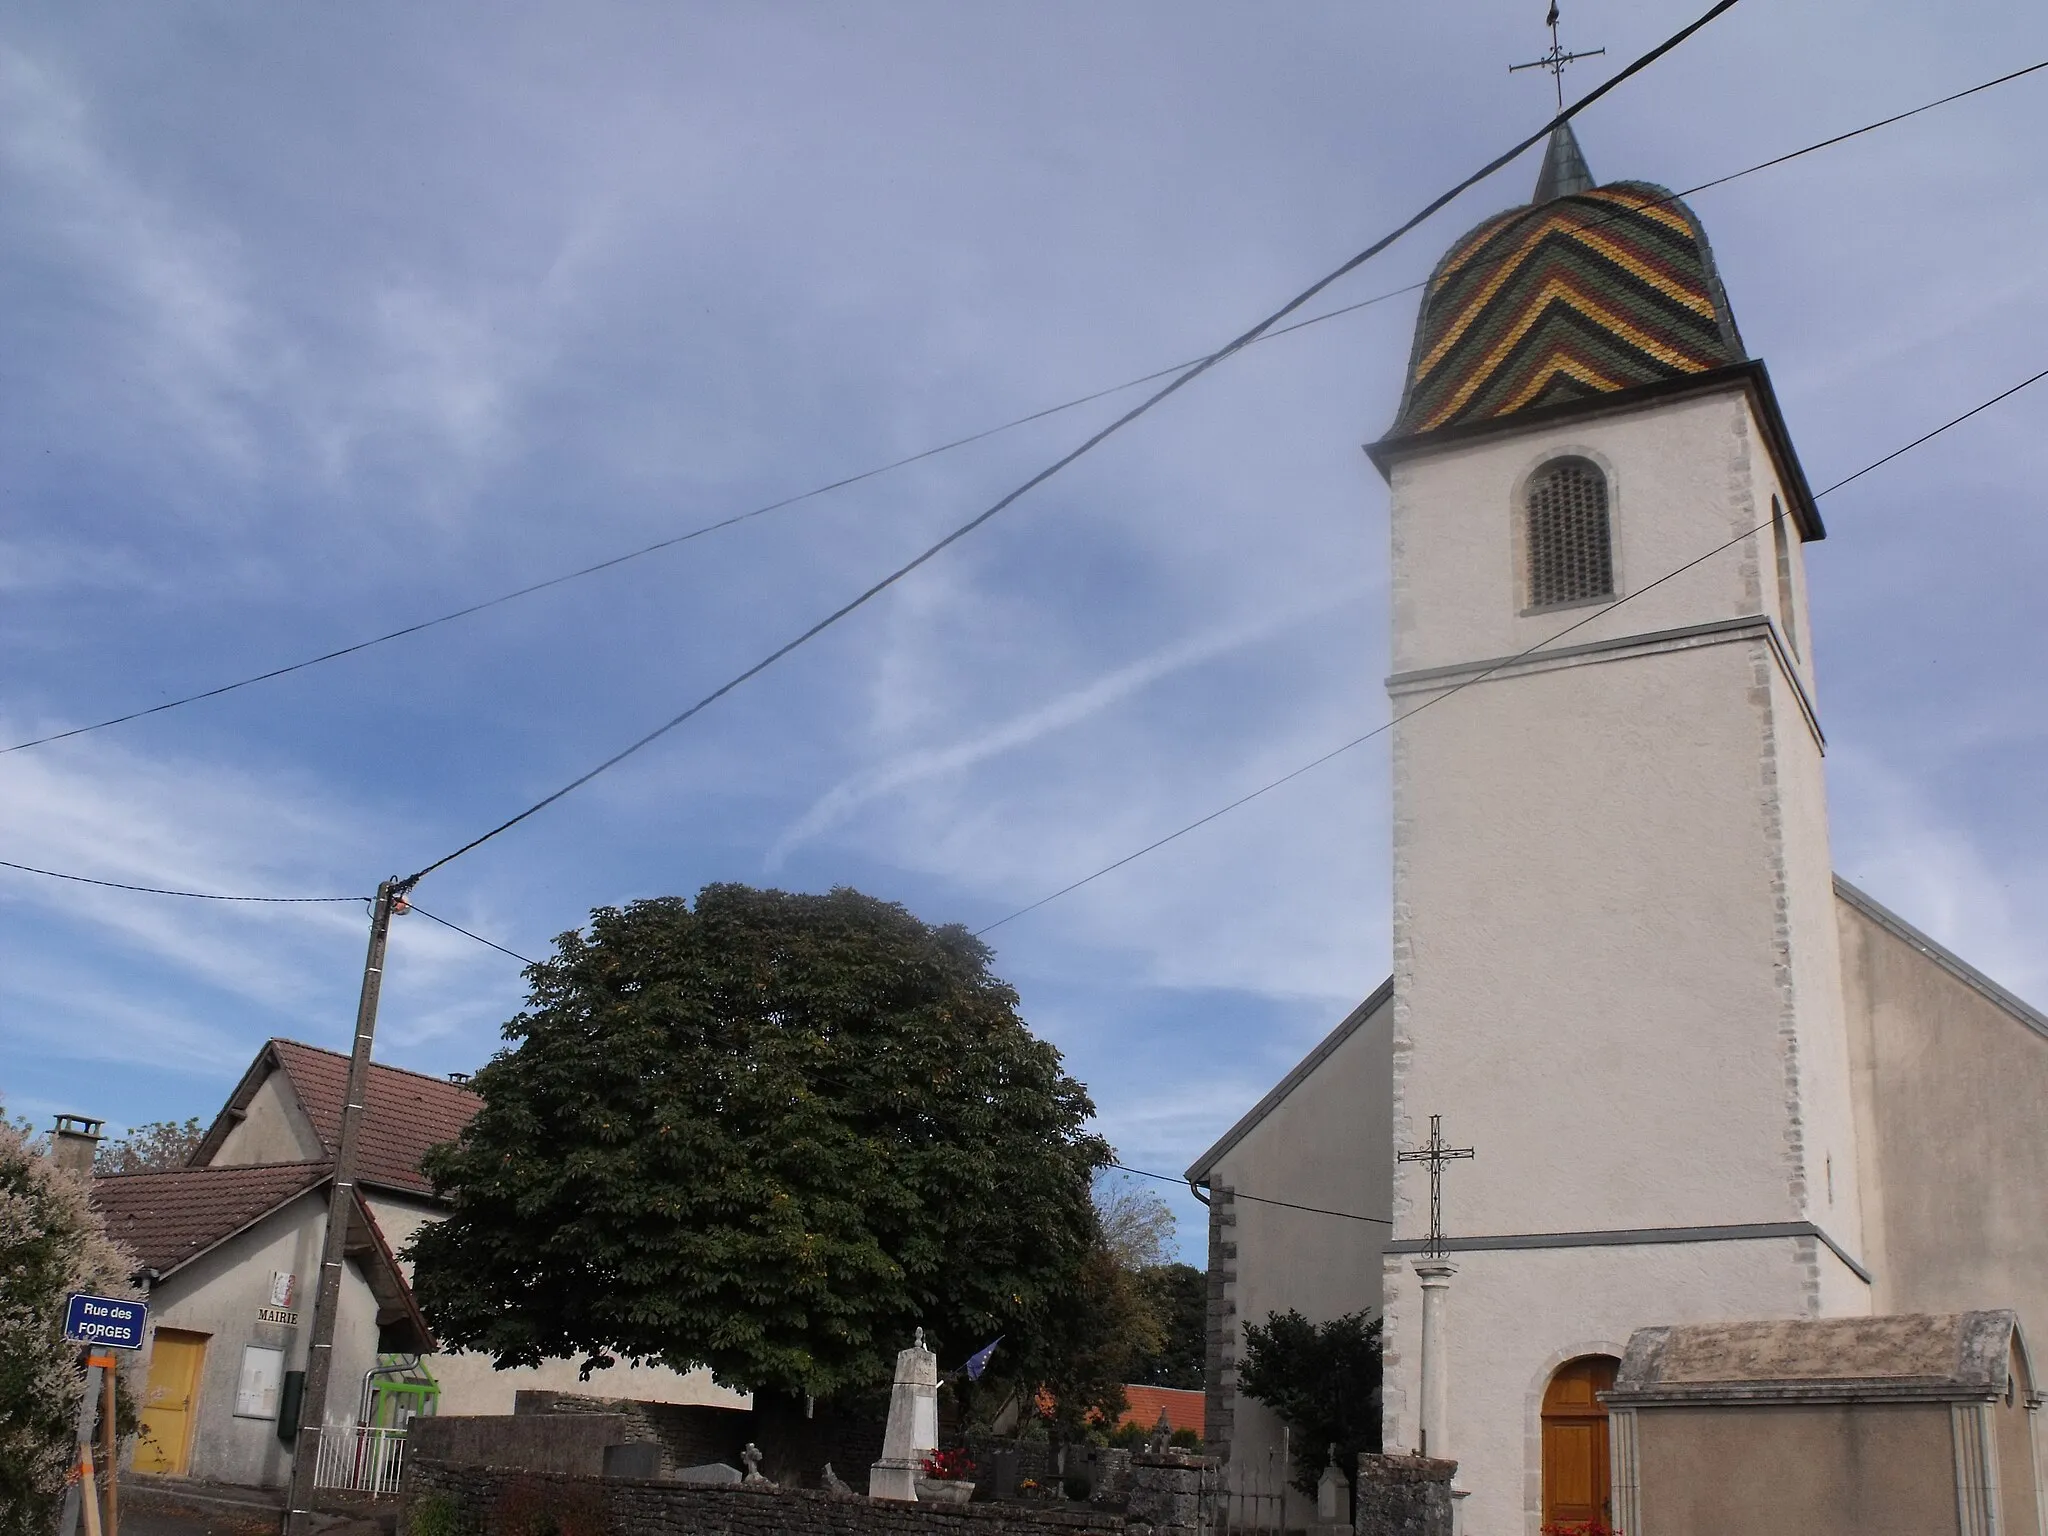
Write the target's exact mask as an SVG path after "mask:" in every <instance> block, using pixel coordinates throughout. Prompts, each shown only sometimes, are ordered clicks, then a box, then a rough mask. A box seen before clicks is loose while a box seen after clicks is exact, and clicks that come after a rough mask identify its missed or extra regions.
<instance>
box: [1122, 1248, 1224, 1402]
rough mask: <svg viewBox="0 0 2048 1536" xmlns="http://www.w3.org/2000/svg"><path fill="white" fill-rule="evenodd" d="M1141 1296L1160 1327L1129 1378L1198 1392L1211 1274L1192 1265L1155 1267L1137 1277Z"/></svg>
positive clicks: (1205, 1345) (1207, 1317) (1206, 1329)
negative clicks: (1156, 1338) (1153, 1345)
mask: <svg viewBox="0 0 2048 1536" xmlns="http://www.w3.org/2000/svg"><path fill="white" fill-rule="evenodd" d="M1137 1283H1138V1290H1139V1293H1140V1294H1141V1295H1142V1296H1143V1297H1144V1299H1145V1304H1146V1306H1147V1308H1148V1309H1149V1310H1150V1311H1151V1313H1152V1316H1153V1318H1154V1319H1155V1320H1156V1321H1157V1323H1158V1326H1159V1336H1160V1338H1159V1346H1158V1348H1156V1349H1153V1350H1150V1351H1147V1352H1146V1353H1145V1354H1144V1355H1143V1356H1141V1357H1140V1358H1139V1360H1138V1361H1137V1363H1136V1364H1135V1366H1134V1367H1133V1374H1132V1375H1131V1376H1129V1377H1128V1378H1126V1379H1127V1380H1130V1381H1134V1382H1139V1383H1142V1384H1143V1385H1145V1386H1151V1387H1180V1388H1183V1389H1185V1390H1187V1391H1192V1392H1199V1391H1200V1390H1201V1388H1202V1369H1203V1361H1204V1358H1205V1356H1206V1354H1207V1347H1208V1339H1207V1335H1208V1327H1209V1276H1208V1272H1207V1271H1206V1270H1200V1269H1197V1268H1195V1266H1194V1265H1192V1264H1153V1265H1149V1266H1147V1267H1146V1268H1144V1269H1141V1270H1139V1271H1138V1273H1137Z"/></svg>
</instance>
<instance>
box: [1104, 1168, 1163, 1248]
mask: <svg viewBox="0 0 2048 1536" xmlns="http://www.w3.org/2000/svg"><path fill="white" fill-rule="evenodd" d="M1095 1214H1096V1217H1097V1218H1098V1219H1099V1220H1100V1222H1101V1223H1102V1243H1103V1246H1104V1247H1106V1248H1107V1249H1109V1251H1110V1253H1111V1254H1113V1255H1114V1256H1115V1258H1116V1261H1117V1263H1119V1264H1121V1265H1123V1267H1124V1268H1125V1269H1133V1270H1135V1269H1145V1268H1147V1267H1149V1266H1151V1265H1155V1264H1164V1263H1165V1262H1166V1260H1167V1256H1168V1255H1169V1254H1171V1253H1172V1252H1173V1230H1174V1227H1175V1225H1176V1223H1175V1220H1174V1215H1173V1208H1172V1207H1171V1206H1169V1205H1168V1204H1167V1203H1166V1202H1165V1201H1164V1200H1162V1199H1160V1198H1159V1196H1158V1195H1157V1194H1156V1193H1154V1192H1153V1191H1152V1190H1151V1189H1149V1188H1146V1187H1143V1186H1141V1185H1139V1184H1138V1183H1137V1182H1136V1181H1135V1180H1133V1179H1131V1178H1128V1177H1125V1178H1115V1179H1113V1178H1107V1177H1105V1178H1102V1179H1098V1180H1097V1181H1096V1184H1095Z"/></svg>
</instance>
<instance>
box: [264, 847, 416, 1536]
mask: <svg viewBox="0 0 2048 1536" xmlns="http://www.w3.org/2000/svg"><path fill="white" fill-rule="evenodd" d="M408 888H409V886H408V885H406V884H401V883H400V882H399V881H396V880H386V881H384V882H383V883H382V884H381V885H379V886H378V887H377V894H376V896H375V898H374V899H373V901H372V903H371V907H370V952H369V954H368V955H367V956H366V957H365V958H364V961H363V992H362V998H361V1000H360V1001H359V1002H358V1003H357V1004H356V1038H355V1047H354V1049H353V1050H352V1051H351V1052H350V1054H349V1059H348V1094H347V1097H346V1098H345V1099H344V1100H343V1103H342V1109H341V1145H340V1147H338V1148H337V1149H336V1151H335V1158H334V1183H333V1186H332V1187H331V1188H330V1189H329V1191H328V1195H327V1237H326V1241H325V1242H324V1243H323V1244H322V1245H321V1250H320V1285H319V1288H318V1290H317V1291H316V1293H315V1295H314V1299H313V1335H312V1340H311V1342H310V1343H309V1344H308V1346H307V1349H306V1389H305V1394H304V1396H302V1397H301V1398H300V1400H299V1435H298V1441H297V1443H296V1444H295V1446H294V1447H293V1450H292V1486H291V1495H290V1498H289V1499H288V1500H287V1501H286V1505H285V1526H284V1536H310V1533H311V1531H312V1524H313V1471H314V1468H315V1467H316V1466H317V1465H318V1464H319V1460H320V1435H321V1431H322V1430H323V1429H324V1428H325V1426H326V1421H327V1386H328V1379H329V1377H330V1376H331V1375H332V1374H333V1370H334V1320H335V1314H336V1312H337V1311H339V1309H340V1305H341V1271H342V1265H343V1263H344V1259H343V1254H344V1251H345V1250H346V1248H347V1246H348V1224H349V1220H350V1218H351V1217H352V1216H353V1215H354V1214H355V1202H356V1157H357V1153H358V1151H359V1149H360V1146H361V1142H362V1137H363V1119H364V1106H365V1104H367V1102H368V1100H369V1096H370V1042H371V1040H372V1039H373V1038H374V1037H375V1035H376V1033H377V995H378V993H379V992H380V991H381V990H382V988H383V985H384V945H385V941H386V940H387V939H388V938H389V937H390V936H391V915H392V911H393V909H394V907H395V908H396V909H397V910H398V911H400V912H403V911H404V910H405V892H406V890H407V889H408Z"/></svg>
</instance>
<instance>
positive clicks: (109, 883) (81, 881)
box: [0, 859, 368, 906]
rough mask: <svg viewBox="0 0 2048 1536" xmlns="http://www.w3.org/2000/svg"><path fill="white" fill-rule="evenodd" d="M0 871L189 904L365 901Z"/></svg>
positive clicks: (11, 865) (5, 865) (31, 868)
mask: <svg viewBox="0 0 2048 1536" xmlns="http://www.w3.org/2000/svg"><path fill="white" fill-rule="evenodd" d="M0 869H18V870H20V871H21V872H22V873H23V874H25V875H41V876H43V877H44V878H45V879H48V880H69V881H71V882H72V883H73V884H74V885H103V886H105V887H106V888H107V889H108V890H113V891H140V892H142V893H143V894H144V895H147V896H183V897H185V898H187V899H188V900H191V901H264V902H276V903H283V904H288V905H300V906H303V905H306V904H308V903H316V902H336V901H364V900H367V899H368V898H366V897H362V896H223V895H221V894H220V893H219V892H217V891H178V890H171V889H169V888H167V887H165V886H161V885H130V884H129V883H128V882H127V881H125V880H97V879H94V878H93V877H92V876H91V875H71V874H66V873H65V872H64V871H63V870H61V869H38V868H37V867H36V866H35V865H33V864H17V863H15V862H14V861H13V860H12V859H0Z"/></svg>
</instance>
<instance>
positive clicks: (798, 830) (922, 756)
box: [768, 587, 1360, 868]
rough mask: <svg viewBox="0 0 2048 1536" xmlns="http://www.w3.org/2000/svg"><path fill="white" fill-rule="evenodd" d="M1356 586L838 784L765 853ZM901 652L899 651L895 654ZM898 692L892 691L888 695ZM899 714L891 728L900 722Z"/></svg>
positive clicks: (1201, 640) (1296, 619)
mask: <svg viewBox="0 0 2048 1536" xmlns="http://www.w3.org/2000/svg"><path fill="white" fill-rule="evenodd" d="M1359 590H1360V589H1358V588H1355V587H1354V588H1350V589H1340V590H1338V591H1335V592H1332V593H1330V594H1328V595H1327V596H1325V597H1322V598H1320V599H1318V600H1317V601H1316V602H1315V603H1314V604H1313V605H1308V606H1303V605H1296V606H1294V607H1291V608H1289V609H1288V610H1287V611H1285V612H1279V613H1268V614H1262V615H1259V616H1257V617H1255V618H1251V619H1247V620H1242V621H1240V622H1238V623H1236V624H1227V625H1222V626H1220V627H1213V628H1209V627H1205V628H1204V629H1203V630H1202V631H1200V632H1198V633H1196V634H1195V635H1193V636H1191V637H1190V638H1188V639H1185V640H1181V641H1177V642H1175V643H1174V644H1172V645H1169V646H1164V647H1162V648H1161V649H1159V650H1157V651H1154V652H1153V653H1152V654H1151V655H1149V656H1145V657H1142V658H1140V659H1139V660H1137V661H1134V662H1131V663H1129V664H1128V665H1125V666H1122V667H1118V668H1117V669H1116V670H1114V671H1112V672H1107V673H1104V674H1103V675H1101V676H1099V677H1097V678H1095V679H1094V680H1093V681H1092V682H1089V683H1085V684H1083V685H1081V686H1080V687H1078V688H1072V689H1069V690H1068V691H1067V692H1066V693H1064V694H1062V695H1060V696H1059V697H1058V698H1055V699H1053V700H1051V701H1050V702H1049V703H1045V704H1041V705H1039V706H1038V707H1037V708H1035V709H1030V710H1027V711H1025V712H1024V713H1023V714H1020V715H1015V716H1012V717H1011V718H1010V719H1008V720H1006V721H1004V722H1002V723H1001V724H999V725H995V726H992V727H990V728H988V729H986V730H983V731H980V732H977V733H976V734H975V735H973V736H970V737H966V738H963V739H961V740H958V741H953V742H949V743H947V744H946V745H943V746H933V747H920V748H918V749H916V750H914V751H911V752H908V753H905V754H903V755H901V756H899V757H896V758H895V759H893V760H892V761H890V762H887V763H884V764H881V765H880V766H878V767H875V768H871V769H868V770H866V771H865V772H862V773H858V774H855V775H854V776H853V777H851V778H848V779H844V780H841V781H840V782H839V783H838V784H836V785H834V786H833V787H832V788H831V789H830V790H828V791H826V793H825V794H824V795H823V796H821V797H820V798H819V799H817V800H816V801H814V802H813V803H812V805H811V807H810V809H808V810H807V811H805V812H804V814H803V815H802V816H801V817H800V818H798V820H797V821H796V822H795V823H794V824H793V825H791V826H790V827H789V828H788V829H787V830H785V831H784V832H783V833H782V835H781V836H780V837H778V838H777V839H776V841H775V844H774V846H773V847H772V848H771V849H770V850H769V854H768V864H769V867H770V868H776V867H779V866H780V865H781V863H782V861H783V860H784V859H785V858H786V857H788V855H789V853H790V852H791V851H792V850H793V849H795V848H796V847H797V846H798V845H799V844H802V843H804V842H807V841H809V840H810V839H812V838H815V837H817V836H819V835H820V834H821V833H823V832H826V831H828V830H829V829H831V828H832V827H835V826H837V825H839V824H840V823H842V822H844V821H845V820H847V819H848V818H849V817H850V816H852V815H853V813H854V812H855V811H857V810H859V809H860V808H861V807H862V806H864V805H866V804H868V803H869V802H871V801H874V800H879V799H881V798H882V797H884V796H887V795H893V794H898V793H900V792H902V791H904V790H907V789H910V788H911V787H913V786H915V785H918V784H921V783H923V782H925V781H926V780H929V779H934V778H939V777H942V776H946V775H953V774H959V773H964V772H965V771H966V770H968V769H970V768H974V767H978V766H980V765H981V764H983V763H986V762H988V761H990V760H991V759H993V758H997V757H1001V756H1003V755H1005V754H1008V753H1011V752H1016V751H1019V750H1021V749H1023V748H1025V747H1028V746H1030V745H1031V744H1032V743H1034V742H1036V741H1038V740H1040V739H1041V738H1043V737H1045V736H1048V735H1051V734H1052V733H1054V732H1057V731H1063V730H1066V729H1069V728H1070V727H1072V726H1075V725H1078V724H1080V723H1081V722H1082V721H1084V720H1087V719H1089V718H1090V717H1091V716H1094V715H1097V714H1100V713H1101V712H1102V711H1103V710H1106V709H1108V708H1109V707H1110V706H1112V705H1114V704H1118V703H1121V702H1123V701H1124V700H1126V699H1128V698H1130V697H1131V696H1132V695H1133V694H1136V693H1138V692H1140V691H1141V690H1143V689H1145V688H1148V687H1150V686H1151V685H1152V684H1154V683H1156V682H1159V681H1160V680H1161V679H1163V678H1166V677H1170V676H1172V675H1173V674H1175V673H1177V672H1183V671H1186V670H1188V669H1189V668H1191V667H1197V666H1200V665H1201V664H1202V663H1204V662H1207V661H1213V660H1215V659H1216V658H1218V657H1220V656H1225V655H1228V654H1229V653H1231V652H1233V651H1237V650H1241V649H1243V648H1244V647H1246V646H1249V645H1252V644H1255V643H1256V642H1258V641H1260V640H1262V639H1264V638H1266V637H1267V636H1269V635H1272V634H1274V633H1275V632H1277V631H1279V630H1281V629H1283V628H1286V627H1288V626H1290V625H1293V624H1297V623H1300V622H1301V621H1303V620H1305V619H1308V618H1311V617H1313V616H1314V615H1316V614H1319V613H1322V612H1325V611H1327V610H1328V609H1330V608H1333V607H1336V606H1338V605H1339V604H1340V603H1343V602H1346V601H1350V600H1354V599H1356V598H1357V596H1358V595H1359ZM899 654H900V653H899ZM897 691H898V690H890V692H891V693H892V694H893V693H895V692H897ZM900 720H901V716H900V715H898V716H897V717H896V719H895V720H893V721H892V723H898V722H900Z"/></svg>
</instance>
